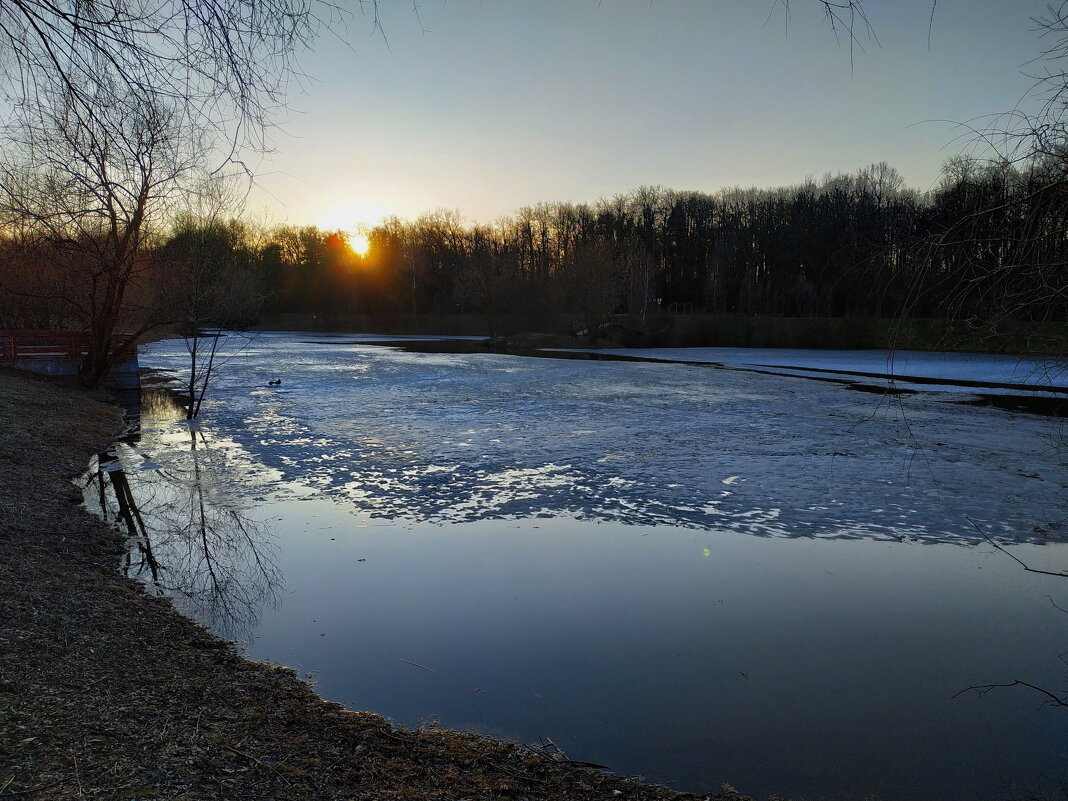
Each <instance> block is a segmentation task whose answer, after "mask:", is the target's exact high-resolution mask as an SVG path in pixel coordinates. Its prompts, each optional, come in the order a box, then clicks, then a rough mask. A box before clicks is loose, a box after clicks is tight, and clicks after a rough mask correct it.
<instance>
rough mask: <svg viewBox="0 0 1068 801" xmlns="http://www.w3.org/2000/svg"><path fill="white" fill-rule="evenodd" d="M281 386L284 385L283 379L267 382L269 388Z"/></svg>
mask: <svg viewBox="0 0 1068 801" xmlns="http://www.w3.org/2000/svg"><path fill="white" fill-rule="evenodd" d="M281 385H282V379H281V378H276V379H274V380H273V381H268V382H267V386H269V387H279V386H281Z"/></svg>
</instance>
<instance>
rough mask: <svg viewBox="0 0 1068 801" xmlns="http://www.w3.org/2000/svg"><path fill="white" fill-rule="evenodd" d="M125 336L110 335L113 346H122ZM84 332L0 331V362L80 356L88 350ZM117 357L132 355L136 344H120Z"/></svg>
mask: <svg viewBox="0 0 1068 801" xmlns="http://www.w3.org/2000/svg"><path fill="white" fill-rule="evenodd" d="M126 341H127V337H125V336H123V335H121V334H120V335H116V336H115V337H113V338H112V341H111V346H112V347H113V348H119V347H122V346H123V344H124V343H125V342H126ZM89 342H90V336H89V332H88V331H41V330H24V331H0V361H3V360H16V359H81V358H82V357H83V356H85V354H86V353H88V352H89ZM122 350H123V353H122V354H120V357H121V356H127V357H130V358H132V357H133V356H135V355H136V352H137V350H136V346H134V345H130V346H127V347H122Z"/></svg>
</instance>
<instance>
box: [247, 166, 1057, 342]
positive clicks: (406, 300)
mask: <svg viewBox="0 0 1068 801" xmlns="http://www.w3.org/2000/svg"><path fill="white" fill-rule="evenodd" d="M1062 191H1063V190H1062V184H1061V182H1060V179H1059V178H1058V177H1057V174H1056V172H1055V171H1051V170H1047V171H1045V172H1042V171H1040V170H1034V171H1032V172H1030V173H1028V174H1026V175H1025V174H1023V173H1021V172H1020V170H1019V169H1018V168H1016V167H1015V166H1013V165H1011V164H1001V165H989V164H987V165H983V164H980V163H979V162H975V161H968V160H959V159H958V160H954V161H951V162H950V163H949V164H948V165H947V169H946V177H945V178H944V180H943V182H942V184H941V185H940V186H939V187H938V188H937V189H936V190H935V191H933V192H930V193H926V194H921V193H919V192H916V191H914V190H911V189H909V188H907V187H906V186H904V183H903V181H902V179H901V176H900V175H899V174H898V173H897V171H896V170H894V169H893V168H892V167H890V166H889V165H887V164H885V163H879V164H873V165H870V166H868V167H865V168H863V169H861V170H858V171H857V172H855V173H849V174H846V173H839V174H833V175H826V176H824V177H823V178H822V179H821V180H818V181H817V180H809V181H806V182H805V183H803V184H800V185H796V186H788V187H781V188H777V189H741V188H735V189H728V190H724V191H722V192H719V193H717V194H714V195H710V194H703V193H699V192H676V191H672V190H667V189H663V188H659V187H642V188H639V189H638V190H636V191H635V192H633V193H629V194H626V195H620V196H616V197H613V198H608V199H605V200H602V201H600V202H598V203H596V204H573V203H555V204H554V203H542V204H539V205H537V206H531V207H526V208H522V209H520V210H519V211H517V212H516V213H515V214H514V215H512V216H510V217H506V218H503V219H501V220H499V221H497V222H496V223H495V224H493V225H490V226H486V225H465V224H464V223H463V221H462V220H460V218H459V216H458V215H456V214H455V213H448V212H440V211H439V212H434V213H432V214H428V215H424V216H423V217H421V218H419V219H418V220H415V221H411V222H405V221H401V220H397V219H392V220H389V221H387V222H385V223H383V224H382V225H381V226H379V227H378V228H376V229H375V230H373V231H372V232H371V239H372V249H371V252H370V253H369V254H368V255H367V257H365V258H364V259H362V260H354V259H353V258H352V257H351V256H345V255H344V251H338V252H337V254H336V255H335V256H330V255H329V254H330V253H331V250H330V247H331V245H330V243H331V241H333V240H332V239H331V237H332V236H333V235H332V234H330V233H329V232H322V231H318V230H316V229H303V230H302V231H301V232H300V233H299V237H297V238H299V240H300V246H299V247H296V246H295V244H294V243H295V241H296V240H295V234H294V232H293V231H292V230H291V229H280V230H278V231H276V232H274V233H273V234H269V235H268V241H269V244H268V245H267V246H266V248H265V250H264V251H263V253H264V256H263V258H264V280H265V281H268V283H270V282H272V281H273V282H274V283H270V289H269V294H270V295H271V296H272V298H273V301H272V303H273V305H272V309H273V310H274V311H282V312H287V311H288V312H304V313H318V314H325V315H344V314H351V313H358V314H363V315H371V316H372V317H374V318H375V319H376V320H379V321H386V322H388V321H389V320H390V319H400V318H402V317H403V318H410V317H411V316H412V315H416V316H422V315H426V314H432V313H435V314H439V315H440V314H451V313H455V312H463V313H465V314H474V315H481V316H483V319H485V320H486V327H487V331H488V332H490V333H494V334H497V333H507V332H508V331H507V330H506V329H509V328H510V329H512V330H513V331H515V330H522V329H524V328H537V327H546V326H548V327H552V328H555V329H557V330H566V329H568V328H570V329H571V330H589V329H590V326H591V323H593V322H594V321H596V320H602V321H603V318H604V317H605V316H606V315H617V317H618V319H617V322H622V323H624V324H625V325H626V326H627V327H629V328H630V329H632V330H634V331H643V330H648V329H650V328H651V327H653V326H654V325H655V324H656V321H657V320H658V319H659V318H660V317H661V316H662V315H664V314H667V313H672V312H675V313H678V312H683V311H684V312H703V313H707V314H718V315H724V314H725V315H744V316H753V315H773V316H795V317H806V316H808V317H868V318H884V319H893V318H897V317H900V316H906V317H922V318H944V317H945V316H946V315H947V313H949V314H951V315H952V316H953V317H954V318H956V319H966V320H974V321H978V320H980V319H982V320H990V321H997V320H999V319H1000V320H1002V321H1003V323H1004V322H1008V323H1011V324H1012V325H1013V326H1019V325H1025V324H1026V325H1031V324H1040V323H1054V322H1058V321H1059V322H1064V320H1065V311H1066V309H1065V306H1064V303H1063V294H1064V287H1063V284H1058V283H1057V282H1056V280H1057V277H1058V276H1060V277H1061V278H1062V279H1063V276H1064V271H1063V269H1061V268H1060V265H1062V262H1063V258H1064V255H1065V252H1064V245H1063V243H1062V242H1061V238H1060V237H1059V235H1058V232H1060V231H1062V230H1063V228H1062V227H1061V226H1062V223H1063V219H1062V217H1063V215H1062V214H1061V212H1060V211H1059V210H1058V209H1059V206H1058V205H1057V203H1056V202H1055V200H1056V198H1058V197H1060V194H1059V193H1061V192H1062ZM994 207H1001V208H1002V211H1001V212H1000V213H998V214H989V213H985V212H984V210H986V209H990V208H994ZM1042 232H1045V233H1042ZM272 237H273V238H272ZM283 252H285V253H289V254H290V256H289V257H288V261H286V262H285V264H284V266H279V265H281V255H280V254H282V253H283ZM268 264H272V265H275V266H271V267H269V268H268ZM331 265H333V266H331ZM312 287H316V288H315V289H314V291H313V290H312ZM1039 290H1040V291H1039ZM1029 293H1030V294H1029ZM1037 294H1042V295H1044V296H1045V297H1046V298H1047V300H1051V299H1053V298H1056V297H1061V301H1052V302H1046V303H1044V304H1042V303H1038V302H1037ZM324 296H325V297H328V298H330V300H329V302H323V301H322V300H321V299H322V298H323V297H324ZM1028 297H1031V300H1027V298H1028ZM1058 304H1059V305H1058Z"/></svg>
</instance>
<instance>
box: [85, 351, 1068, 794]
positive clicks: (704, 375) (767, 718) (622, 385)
mask: <svg viewBox="0 0 1068 801" xmlns="http://www.w3.org/2000/svg"><path fill="white" fill-rule="evenodd" d="M364 339H365V338H364V337H355V336H345V337H342V336H331V335H323V334H313V335H302V334H264V335H260V336H259V337H257V338H256V339H255V340H253V341H251V342H250V343H241V346H240V347H239V346H238V343H237V341H236V340H235V341H232V342H231V343H229V344H228V352H229V353H231V357H230V359H229V361H228V362H227V363H226V365H225V366H224V369H223V371H222V373H221V375H220V378H219V381H218V383H217V385H216V387H215V388H214V390H213V392H212V395H211V399H210V405H206V406H205V410H204V412H203V413H202V420H201V421H200V422H199V424H198V425H196V426H193V427H192V428H191V427H190V426H188V425H187V424H185V423H184V422H183V421H181V420H179V419H176V417H177V415H176V412H175V410H174V408H173V407H168V405H167V404H166V403H162V404H161V405H160V406H159V407H158V408H155V409H146V414H145V422H144V430H143V431H142V434H141V437H140V439H139V441H137V442H134V443H128V444H124V445H120V446H118V447H117V448H116V449H115V455H116V456H117V457H118V458H117V460H115V461H109V460H108V459H105V460H104V463H103V465H102V466H103V468H104V473H103V476H104V480H103V482H97V481H94V483H92V484H91V485H90V486H89V487H88V488H87V498H88V499H89V501H90V502H91V505H94V504H95V505H97V506H98V505H99V504H98V501H99V496H98V494H97V493H98V492H99V491H100V489H101V488H103V490H104V499H105V505H106V506H107V507H108V508H109V515H114V514H115V513H116V512H117V511H118V509H117V507H118V504H116V502H115V495H114V493H113V490H112V487H111V485H112V484H114V483H115V482H116V481H119V480H120V479H119V477H122V476H125V478H126V479H127V481H128V483H129V485H130V487H131V497H132V499H133V500H134V502H135V503H136V505H137V508H138V511H139V512H140V519H141V520H143V522H144V528H143V529H142V528H141V527H140V521H137V520H135V518H134V517H133V516H132V515H131V517H130V518H129V520H130V522H131V525H133V526H134V530H135V532H137V533H138V535H139V536H138V537H137V538H132V539H131V542H130V556H129V559H128V561H127V563H126V565H125V569H126V570H127V571H128V572H129V573H130V574H131V575H137V576H138V577H140V578H142V579H143V580H145V581H146V582H148V583H149V584H150V586H153V587H155V588H156V589H157V591H159V592H166V593H169V594H171V595H172V596H173V597H174V598H175V600H176V603H178V605H179V606H180V607H181V608H182V609H184V610H185V611H187V612H188V613H189V614H191V615H193V616H194V617H197V618H198V619H200V620H202V621H203V622H205V623H206V624H207V625H208V626H210V627H212V628H213V629H214V630H216V631H218V632H219V633H220V634H222V635H223V636H226V637H233V638H237V639H240V640H241V641H242V642H244V643H245V645H246V650H247V652H248V653H249V655H250V656H252V657H253V658H257V659H263V660H268V661H273V662H279V663H283V664H289V665H292V666H294V667H298V668H299V669H300V670H302V671H303V672H304V673H306V674H308V676H309V677H310V678H311V679H312V680H313V681H314V683H315V685H316V687H317V689H318V691H319V692H320V693H321V694H322V695H323V696H324V697H326V698H330V699H332V700H337V701H341V702H344V703H346V704H348V705H350V706H352V707H353V708H359V709H367V710H372V711H376V712H380V713H382V714H384V715H386V716H388V717H390V718H392V719H393V720H395V721H396V722H397V723H402V724H412V725H414V724H418V723H420V722H423V721H426V720H437V721H440V722H442V723H444V724H445V725H448V726H450V727H455V728H465V729H470V730H475V731H480V732H485V733H488V734H492V735H495V736H502V737H508V738H514V739H517V740H520V741H522V742H526V743H531V744H539V743H546V742H548V741H550V740H551V742H552V743H553V744H555V745H556V746H558V747H559V748H561V749H563V751H565V752H566V753H567V755H568V756H569V757H570V758H572V759H578V760H583V761H587V762H596V763H599V764H603V765H605V766H607V767H608V768H609V769H611V770H613V771H615V772H617V773H620V774H624V775H643V776H645V777H646V778H647V779H649V780H650V781H656V782H661V783H668V784H670V785H671V786H673V787H676V788H678V789H688V790H695V791H701V790H709V789H718V788H719V786H720V785H721V784H722V783H724V782H729V783H730V784H732V785H734V786H736V787H738V788H739V789H740V790H742V791H743V792H747V793H752V794H754V795H766V794H768V793H778V794H780V795H783V796H789V797H793V798H806V799H819V798H827V799H839V798H863V797H869V796H870V797H875V798H880V799H935V798H948V797H957V798H961V797H976V798H990V799H994V798H1008V797H1011V796H1014V795H1015V796H1017V797H1019V796H1023V795H1026V794H1027V793H1040V792H1047V793H1051V792H1052V791H1053V788H1055V787H1056V786H1058V785H1057V783H1058V782H1059V781H1061V780H1063V779H1065V777H1068V714H1066V712H1065V710H1064V709H1057V708H1052V707H1050V706H1048V705H1043V703H1042V700H1043V699H1042V697H1041V696H1039V695H1038V694H1037V693H1036V692H1034V691H1032V690H1027V689H1025V688H1020V687H1014V688H1008V689H994V690H992V691H990V692H988V693H986V694H985V695H982V696H980V695H979V694H977V693H975V692H965V693H964V694H961V695H957V696H956V697H954V696H955V694H957V693H958V692H959V691H961V690H962V689H964V688H967V687H969V686H971V685H980V684H990V683H1008V682H1012V681H1013V680H1016V679H1019V680H1022V681H1027V682H1030V683H1033V684H1035V685H1038V686H1042V687H1047V688H1050V689H1052V690H1054V691H1057V692H1059V693H1061V692H1063V691H1064V689H1065V684H1064V682H1065V679H1064V674H1065V672H1066V666H1065V664H1064V663H1063V662H1061V661H1060V659H1059V655H1060V654H1062V652H1064V651H1065V650H1066V649H1068V613H1066V612H1064V611H1061V610H1060V609H1058V608H1057V606H1061V607H1064V608H1065V609H1068V578H1058V577H1054V576H1046V575H1040V574H1035V573H1028V572H1025V571H1024V570H1023V569H1022V568H1021V567H1020V566H1019V565H1018V564H1017V563H1015V562H1014V561H1013V560H1012V559H1011V558H1010V557H1009V556H1007V555H1006V554H1005V553H1003V552H1000V551H998V550H996V549H995V547H994V545H992V544H991V542H990V541H989V540H988V539H986V538H987V537H989V538H991V539H992V540H993V541H995V542H997V543H998V544H999V545H1001V546H1002V547H1003V548H1004V549H1006V550H1007V551H1009V552H1010V553H1011V554H1013V555H1015V556H1016V557H1018V558H1019V559H1022V560H1023V561H1024V562H1026V563H1027V564H1028V565H1030V566H1031V567H1034V568H1039V569H1046V570H1052V571H1060V570H1062V569H1066V568H1068V550H1066V547H1065V544H1064V537H1063V536H1062V534H1063V518H1064V512H1065V503H1064V502H1065V489H1066V485H1068V456H1066V453H1068V451H1066V449H1065V447H1064V445H1063V432H1062V430H1061V428H1060V426H1061V424H1062V421H1059V420H1056V419H1054V418H1045V417H1038V416H1033V415H1027V414H1017V413H1010V412H1005V411H999V410H996V409H987V408H979V407H973V406H966V405H960V404H959V403H957V402H956V401H960V400H964V399H965V398H964V397H963V396H960V395H959V394H956V393H940V394H930V393H921V394H917V395H908V396H892V397H881V396H878V395H873V394H870V393H861V392H855V391H851V390H849V389H848V388H845V387H843V386H840V385H836V384H830V383H825V382H820V381H812V380H806V379H804V378H798V377H790V376H776V375H767V374H761V373H754V372H747V371H744V370H738V369H722V368H715V367H706V366H697V365H685V364H653V363H650V364H641V363H630V362H584V361H563V360H553V359H538V358H523V357H512V356H499V355H490V354H485V355H481V354H479V355H471V354H467V355H450V354H416V353H406V352H402V351H398V350H393V349H387V348H382V347H374V346H369V345H358V344H353V343H354V342H356V341H358V340H364ZM773 355H775V354H773ZM778 355H779V356H780V357H782V358H787V357H788V356H789V353H788V352H785V353H781V354H778ZM795 355H796V354H795ZM141 360H142V364H143V365H146V366H150V367H157V368H161V369H166V370H173V371H175V374H177V375H180V374H181V370H182V369H183V363H184V346H183V344H182V343H181V342H167V343H158V344H157V345H154V346H153V347H152V348H151V349H149V350H147V351H146V352H144V353H142V356H141ZM782 363H785V362H782ZM802 366H804V365H802ZM855 369H858V370H859V367H856V368H855ZM278 378H280V379H282V384H281V385H280V386H268V381H270V380H274V379H278ZM118 467H122V468H123V470H122V471H121V472H120V471H118V470H116V468H118ZM108 476H111V478H112V480H111V481H108V480H107V477H108ZM120 522H121V518H120ZM190 526H192V527H193V529H194V530H195V531H196V532H197V535H196V536H195V537H190V536H188V534H187V533H186V532H188V530H189V528H190ZM980 532H982V533H980ZM146 535H147V536H146Z"/></svg>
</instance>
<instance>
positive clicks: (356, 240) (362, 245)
mask: <svg viewBox="0 0 1068 801" xmlns="http://www.w3.org/2000/svg"><path fill="white" fill-rule="evenodd" d="M349 249H350V250H352V252H353V253H355V254H356V255H357V256H366V255H367V252H368V251H369V250H370V249H371V237H369V236H368V235H367V234H365V233H363V232H362V231H360V232H357V233H349Z"/></svg>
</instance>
